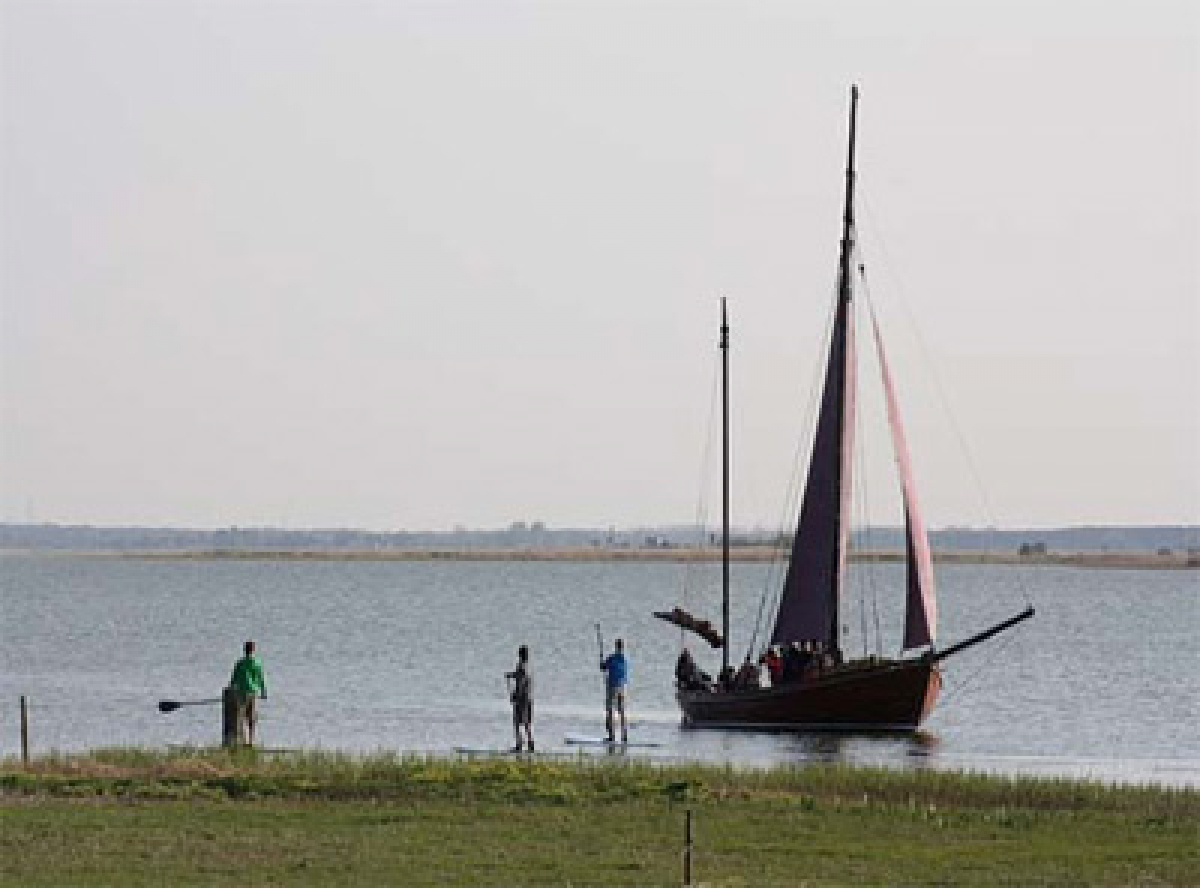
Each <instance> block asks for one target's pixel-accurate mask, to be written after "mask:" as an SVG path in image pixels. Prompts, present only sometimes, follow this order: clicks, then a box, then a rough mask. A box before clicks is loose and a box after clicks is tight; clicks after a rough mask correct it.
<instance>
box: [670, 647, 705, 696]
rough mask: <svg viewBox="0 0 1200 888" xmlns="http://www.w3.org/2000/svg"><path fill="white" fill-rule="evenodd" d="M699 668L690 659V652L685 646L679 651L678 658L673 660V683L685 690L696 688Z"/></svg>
mask: <svg viewBox="0 0 1200 888" xmlns="http://www.w3.org/2000/svg"><path fill="white" fill-rule="evenodd" d="M699 679H700V669H699V667H697V666H696V661H695V660H693V659H692V652H691V651H689V650H688V649H687V648H686V647H685V648H681V649H680V651H679V659H678V660H676V661H675V683H676V684H677V685H678V686H679V687H680V688H681V689H683V690H685V691H694V690H697V687H696V686H697V684H699Z"/></svg>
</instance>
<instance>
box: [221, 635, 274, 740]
mask: <svg viewBox="0 0 1200 888" xmlns="http://www.w3.org/2000/svg"><path fill="white" fill-rule="evenodd" d="M245 651H246V654H245V656H244V657H242V658H241V659H240V660H238V661H237V662H236V663H235V664H234V665H233V675H232V676H231V677H230V679H229V686H230V687H231V688H233V689H234V691H236V692H237V702H238V716H237V725H238V739H239V740H241V741H242V742H248V743H249V744H250V745H251V746H253V745H254V723H255V722H256V721H257V720H258V718H257V712H256V707H255V703H254V701H255V700H256V699H257V698H258V697H262V698H263V699H264V700H265V699H267V681H266V679H265V678H264V677H263V667H262V661H261V660H259V659H258V657H256V656H254V642H252V641H248V642H246V645H245Z"/></svg>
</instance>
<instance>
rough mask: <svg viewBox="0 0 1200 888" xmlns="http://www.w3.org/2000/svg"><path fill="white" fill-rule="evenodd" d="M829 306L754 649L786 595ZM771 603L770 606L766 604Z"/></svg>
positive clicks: (829, 328) (830, 326)
mask: <svg viewBox="0 0 1200 888" xmlns="http://www.w3.org/2000/svg"><path fill="white" fill-rule="evenodd" d="M831 293H832V294H835V295H836V293H837V281H836V278H835V281H834V283H833V286H832V287H831ZM829 302H830V309H829V311H828V313H827V314H826V317H825V326H824V330H823V332H822V336H821V340H820V341H821V342H822V343H824V347H823V348H819V349H817V351H816V357H815V359H814V365H813V369H812V370H811V371H810V373H809V375H808V380H809V385H808V394H807V397H806V398H805V409H804V413H803V414H802V424H801V428H802V429H806V430H807V432H808V434H807V435H806V434H804V433H803V432H802V433H801V434H799V435H797V436H796V446H795V448H794V449H793V452H792V457H791V471H790V472H789V473H788V483H787V487H786V489H785V491H784V497H783V504H782V514H781V516H780V518H779V520H778V522H777V523H776V528H777V531H776V545H775V546H774V552H773V554H772V556H771V561H770V563H769V565H768V570H767V575H766V577H765V578H764V581H763V591H762V595H761V597H760V598H759V603H758V616H757V618H756V619H755V624H754V632H753V634H752V635H751V650H753V649H754V645H755V644H756V643H757V640H758V635H759V632H760V631H761V630H762V628H763V625H762V621H763V614H764V612H769V613H775V612H777V611H778V609H779V603H780V599H781V598H782V596H783V575H784V573H785V570H786V568H785V565H786V564H787V563H788V561H789V560H790V558H791V537H792V534H793V533H795V531H796V527H797V523H798V521H799V499H800V487H801V484H802V482H801V475H802V474H803V471H802V468H801V467H802V465H803V460H802V455H803V454H804V453H807V452H809V451H811V449H812V441H813V438H814V437H815V436H816V423H815V422H814V421H813V419H814V417H815V415H816V410H817V400H818V398H819V393H820V391H821V387H822V384H823V377H824V374H823V373H822V372H821V370H822V368H823V367H824V366H825V364H826V363H827V362H828V355H829V343H830V340H831V338H832V330H833V323H834V318H835V316H836V313H837V302H836V299H831V300H830V301H829ZM768 602H769V603H770V607H769V610H768V608H767V604H768Z"/></svg>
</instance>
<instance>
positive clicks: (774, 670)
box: [762, 644, 783, 687]
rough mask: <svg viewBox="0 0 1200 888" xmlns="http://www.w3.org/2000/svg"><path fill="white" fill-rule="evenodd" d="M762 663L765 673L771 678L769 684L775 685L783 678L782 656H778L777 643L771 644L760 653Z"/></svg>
mask: <svg viewBox="0 0 1200 888" xmlns="http://www.w3.org/2000/svg"><path fill="white" fill-rule="evenodd" d="M762 663H763V665H764V666H766V667H767V675H768V676H770V678H771V686H772V687H776V686H778V685H779V684H781V683H782V679H783V658H782V657H780V656H779V645H777V644H773V645H771V646H770V647H769V648H767V651H766V653H764V654H763V655H762Z"/></svg>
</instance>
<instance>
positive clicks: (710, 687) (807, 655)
mask: <svg viewBox="0 0 1200 888" xmlns="http://www.w3.org/2000/svg"><path fill="white" fill-rule="evenodd" d="M836 665H837V657H836V656H835V654H834V653H833V652H832V651H829V650H827V649H826V647H825V645H824V644H822V643H821V642H819V641H794V642H792V643H791V644H789V645H778V644H775V645H771V647H770V648H768V649H767V651H766V653H764V654H763V655H762V656H761V657H760V658H759V660H758V662H757V663H755V662H754V661H752V660H751V659H750V657H749V656H747V657H746V659H745V660H744V661H743V662H742V665H741V666H739V667H738V668H737V669H736V670H735V669H734V668H733V667H732V666H727V667H725V669H723V670H722V671H721V674H720V675H719V676H718V677H717V680H716V681H715V682H714V681H713V680H712V676H710V675H709V674H708V673H707V672H704V671H702V670H701V669H700V667H699V666H697V665H696V661H695V659H693V657H692V654H691V651H689V650H688V649H687V648H686V647H685V648H683V650H681V651H680V653H679V659H678V660H677V661H676V662H675V684H676V686H677V687H679V688H680V689H681V690H686V691H714V692H719V691H740V690H748V689H755V688H761V687H764V684H763V681H762V673H763V672H764V671H765V672H766V677H767V679H768V680H769V681H770V685H769V687H779V686H780V685H786V684H795V683H797V682H801V681H805V680H807V679H811V678H814V677H816V676H818V675H820V674H821V673H822V672H825V671H827V670H829V669H832V668H834V666H836ZM760 667H762V668H761V669H760Z"/></svg>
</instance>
